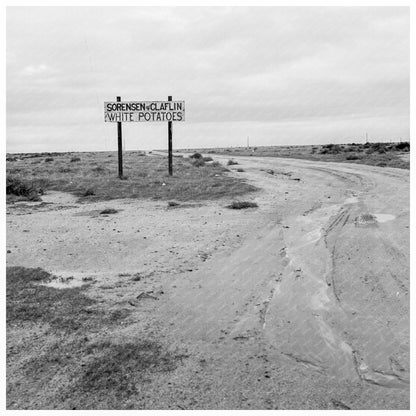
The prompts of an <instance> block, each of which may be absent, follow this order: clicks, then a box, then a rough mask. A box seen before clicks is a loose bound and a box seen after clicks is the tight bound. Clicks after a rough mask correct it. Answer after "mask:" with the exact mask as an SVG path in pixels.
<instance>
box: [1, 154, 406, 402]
mask: <svg viewBox="0 0 416 416" xmlns="http://www.w3.org/2000/svg"><path fill="white" fill-rule="evenodd" d="M215 159H217V160H220V161H222V162H224V163H225V162H226V161H227V160H228V158H226V157H223V156H215ZM235 160H237V161H238V162H239V165H237V166H235V167H238V168H243V169H244V172H239V173H233V174H236V175H241V176H242V177H244V178H246V179H247V180H249V181H251V182H252V183H253V184H255V185H256V186H258V187H260V188H261V189H262V191H260V192H259V193H257V194H255V195H254V196H253V197H252V198H254V200H255V201H256V202H257V203H258V205H259V208H257V209H250V210H242V211H234V210H229V209H227V208H225V205H226V203H227V202H229V201H215V202H209V203H203V204H194V205H192V204H191V205H189V206H182V207H178V208H167V206H166V203H163V202H160V201H135V200H124V201H108V202H100V203H94V204H88V205H80V204H77V203H76V202H75V200H74V199H73V198H72V197H70V196H68V195H64V194H50V195H46V196H45V198H44V202H47V203H48V202H49V204H42V205H38V206H37V207H33V206H29V205H28V204H21V205H19V204H16V205H15V206H14V207H9V208H8V216H7V222H8V224H7V226H8V235H7V248H8V249H9V250H10V251H11V253H9V254H8V255H7V264H8V265H10V266H12V265H19V266H27V267H34V266H39V267H42V268H44V269H45V270H47V271H50V272H52V273H55V274H56V275H58V276H61V277H62V279H61V282H60V283H59V284H61V285H62V286H66V285H77V284H82V283H83V279H85V278H93V280H94V281H95V284H94V285H92V287H91V289H89V295H90V296H92V297H95V298H98V299H102V301H103V302H107V303H108V304H109V305H110V307H113V308H117V307H120V305H122V306H123V305H124V306H125V305H128V304H130V305H131V307H132V308H134V312H133V313H132V315H131V316H130V318H129V320H128V321H127V322H125V325H122V326H121V327H120V328H119V330H118V331H117V333H116V334H114V333H113V334H112V335H111V336H113V337H119V338H120V339H129V338H134V336H136V335H137V334H143V333H146V335H147V336H152V337H157V338H159V339H163V340H164V342H165V343H166V345H169V347H170V348H172V349H174V348H179V349H181V350H182V351H186V353H187V355H188V358H187V359H185V360H184V361H183V364H182V365H181V366H180V367H179V368H178V369H177V370H175V371H174V372H172V373H171V374H169V375H166V374H161V375H160V376H155V377H154V378H153V379H152V382H151V383H149V386H148V387H147V390H146V392H147V393H146V394H144V395H143V397H141V398H140V401H137V402H136V405H137V407H139V406H140V407H141V408H153V409H154V408H185V409H250V408H251V409H301V408H303V409H308V408H309V409H314V408H321V409H326V408H329V409H331V408H332V409H334V408H335V409H348V408H351V409H379V408H383V409H403V408H408V407H409V238H410V231H409V171H407V170H401V169H393V168H377V167H373V166H364V165H357V164H336V163H319V162H310V161H304V160H294V159H293V160H291V159H275V158H256V157H238V158H235ZM233 167H234V166H233ZM48 198H49V199H48ZM106 207H111V208H115V209H117V210H119V212H118V213H117V214H114V215H108V216H102V215H99V211H100V210H102V209H103V208H106ZM136 273H140V276H141V277H142V278H141V279H140V280H137V281H134V280H132V279H131V278H128V279H127V278H126V277H125V276H132V275H134V274H136ZM68 277H69V278H70V279H69V280H65V279H66V278H68ZM140 293H146V294H151V296H149V297H147V298H146V299H143V300H142V301H140V302H138V301H137V295H138V294H140ZM132 300H134V302H135V303H133V304H132ZM129 302H130V303H129ZM137 400H139V399H137Z"/></svg>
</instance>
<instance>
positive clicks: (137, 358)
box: [77, 341, 177, 399]
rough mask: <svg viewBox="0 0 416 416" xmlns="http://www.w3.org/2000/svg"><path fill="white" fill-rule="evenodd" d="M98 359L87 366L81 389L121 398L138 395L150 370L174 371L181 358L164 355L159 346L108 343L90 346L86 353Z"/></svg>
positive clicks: (79, 384)
mask: <svg viewBox="0 0 416 416" xmlns="http://www.w3.org/2000/svg"><path fill="white" fill-rule="evenodd" d="M88 352H90V353H93V354H94V356H95V357H94V358H93V359H92V360H91V361H90V362H89V363H88V364H87V365H86V366H85V368H84V369H83V372H82V374H81V376H80V380H79V383H77V384H78V388H79V389H80V390H82V391H84V392H88V393H95V394H103V395H106V394H108V392H109V391H111V393H112V394H114V395H116V396H118V398H120V399H121V398H123V397H124V398H125V397H129V396H130V395H132V394H135V393H137V392H138V386H137V384H140V383H143V377H144V375H145V373H146V371H147V370H149V369H152V371H157V372H167V371H172V370H174V369H175V368H176V361H177V358H176V357H175V356H174V355H173V354H170V353H167V352H164V351H163V350H162V347H161V346H160V345H159V344H157V343H156V342H152V341H143V342H140V343H137V344H136V343H126V344H121V345H117V344H112V343H110V342H108V341H105V342H101V343H97V344H94V345H90V346H89V347H88V349H87V351H86V353H87V354H88Z"/></svg>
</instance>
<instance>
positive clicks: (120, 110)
mask: <svg viewBox="0 0 416 416" xmlns="http://www.w3.org/2000/svg"><path fill="white" fill-rule="evenodd" d="M184 119H185V102H183V101H130V102H106V103H105V121H121V122H122V121H184Z"/></svg>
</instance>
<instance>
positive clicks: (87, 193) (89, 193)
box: [82, 188, 95, 196]
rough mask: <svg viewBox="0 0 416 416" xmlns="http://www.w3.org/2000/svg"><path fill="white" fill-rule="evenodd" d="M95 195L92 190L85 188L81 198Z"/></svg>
mask: <svg viewBox="0 0 416 416" xmlns="http://www.w3.org/2000/svg"><path fill="white" fill-rule="evenodd" d="M92 195H95V191H94V189H92V188H87V189H86V190H85V191H84V192H83V193H82V196H92Z"/></svg>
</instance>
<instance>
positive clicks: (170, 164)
mask: <svg viewBox="0 0 416 416" xmlns="http://www.w3.org/2000/svg"><path fill="white" fill-rule="evenodd" d="M168 101H172V96H171V95H169V97H168ZM168 164H169V175H170V176H172V175H173V167H172V165H173V160H172V122H171V121H168Z"/></svg>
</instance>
